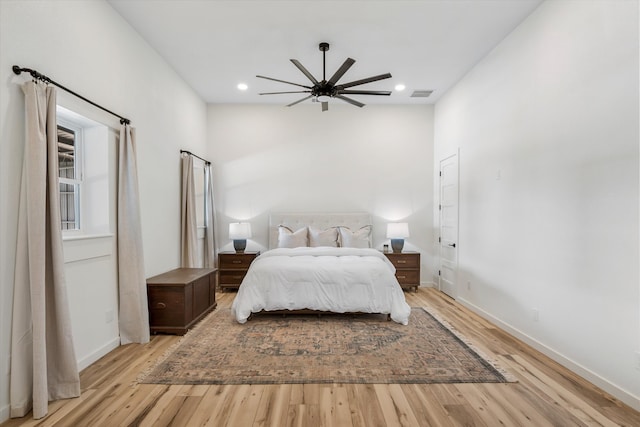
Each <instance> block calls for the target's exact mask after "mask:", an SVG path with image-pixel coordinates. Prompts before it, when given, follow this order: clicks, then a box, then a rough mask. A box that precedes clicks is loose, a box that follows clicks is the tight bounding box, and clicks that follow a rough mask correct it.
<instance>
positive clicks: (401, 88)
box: [396, 83, 406, 92]
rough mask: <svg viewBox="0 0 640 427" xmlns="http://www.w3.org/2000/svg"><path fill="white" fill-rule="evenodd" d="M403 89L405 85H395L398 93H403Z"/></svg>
mask: <svg viewBox="0 0 640 427" xmlns="http://www.w3.org/2000/svg"><path fill="white" fill-rule="evenodd" d="M405 87H406V86H405V85H403V84H402V83H400V84H397V85H396V90H397V91H398V92H401V91H403V90H404V89H405Z"/></svg>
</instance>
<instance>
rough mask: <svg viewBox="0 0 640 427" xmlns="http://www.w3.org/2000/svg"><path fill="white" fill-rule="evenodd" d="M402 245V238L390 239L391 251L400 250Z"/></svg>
mask: <svg viewBox="0 0 640 427" xmlns="http://www.w3.org/2000/svg"><path fill="white" fill-rule="evenodd" d="M403 247H404V239H391V249H393V252H402V248H403Z"/></svg>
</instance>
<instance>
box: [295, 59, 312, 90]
mask: <svg viewBox="0 0 640 427" xmlns="http://www.w3.org/2000/svg"><path fill="white" fill-rule="evenodd" d="M290 61H291V62H293V65H295V66H296V67H298V70H300V71H302V74H304V75H305V76H307V78H308V79H309V80H311V82H312V83H313V84H314V85H316V84H318V81H317V80H316V78H315V77H313V74H311V73H310V72H309V70H307V69H306V68H304V65H302V64H301V63H300V62H299V61H298V60H297V59H290Z"/></svg>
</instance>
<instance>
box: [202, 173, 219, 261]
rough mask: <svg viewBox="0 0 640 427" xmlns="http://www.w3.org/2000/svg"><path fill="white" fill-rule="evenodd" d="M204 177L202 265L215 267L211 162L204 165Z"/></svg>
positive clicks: (214, 216)
mask: <svg viewBox="0 0 640 427" xmlns="http://www.w3.org/2000/svg"><path fill="white" fill-rule="evenodd" d="M205 179H206V182H207V185H206V188H205V204H206V209H205V215H206V221H207V230H206V232H205V235H204V267H205V268H215V266H216V263H217V257H216V253H217V251H218V247H217V244H216V232H215V229H216V211H215V205H214V203H213V168H212V166H211V163H207V164H206V165H205Z"/></svg>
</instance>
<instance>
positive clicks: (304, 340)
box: [138, 308, 513, 384]
mask: <svg viewBox="0 0 640 427" xmlns="http://www.w3.org/2000/svg"><path fill="white" fill-rule="evenodd" d="M385 319H386V316H384V315H369V314H362V315H360V314H359V315H341V314H330V315H323V316H321V317H317V316H315V315H288V316H286V317H282V316H278V315H270V314H260V315H257V316H254V317H253V318H252V319H251V320H249V321H248V322H247V323H245V324H244V325H241V324H239V323H237V322H236V321H235V319H234V318H233V317H232V315H231V312H230V310H229V309H225V310H216V311H214V312H213V313H211V314H210V315H209V316H208V317H206V318H205V319H204V320H203V321H202V322H201V323H200V324H199V325H198V326H197V327H196V328H195V329H193V330H192V331H190V332H189V333H188V334H187V335H185V336H184V337H183V338H182V339H181V340H180V341H179V342H178V343H177V344H176V345H175V346H174V347H173V348H171V349H170V350H169V351H168V352H167V353H166V354H165V355H164V356H163V357H161V358H160V360H158V362H157V363H156V365H155V366H154V367H153V368H152V369H150V370H149V371H147V372H143V373H142V374H141V375H140V377H139V379H138V380H139V381H138V382H140V383H144V384H297V383H373V384H375V383H379V384H380V383H388V384H408V383H470V382H491V383H495V382H510V381H513V379H512V378H510V376H509V375H508V374H507V373H506V372H505V371H503V370H502V369H500V368H498V367H497V366H496V365H495V364H494V363H491V362H489V361H488V360H487V359H485V358H483V357H482V356H480V355H479V353H478V352H477V351H475V350H473V349H472V348H471V347H470V345H469V344H467V343H466V342H465V341H466V340H465V339H464V338H462V337H460V336H459V335H458V334H456V333H454V331H452V330H451V328H449V327H447V326H445V325H444V324H443V322H441V321H438V320H437V319H436V318H435V317H434V316H432V315H431V314H430V313H429V312H427V311H426V310H424V309H422V308H413V309H412V312H411V317H410V319H409V325H408V326H403V325H400V324H397V323H395V322H392V321H386V320H385Z"/></svg>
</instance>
